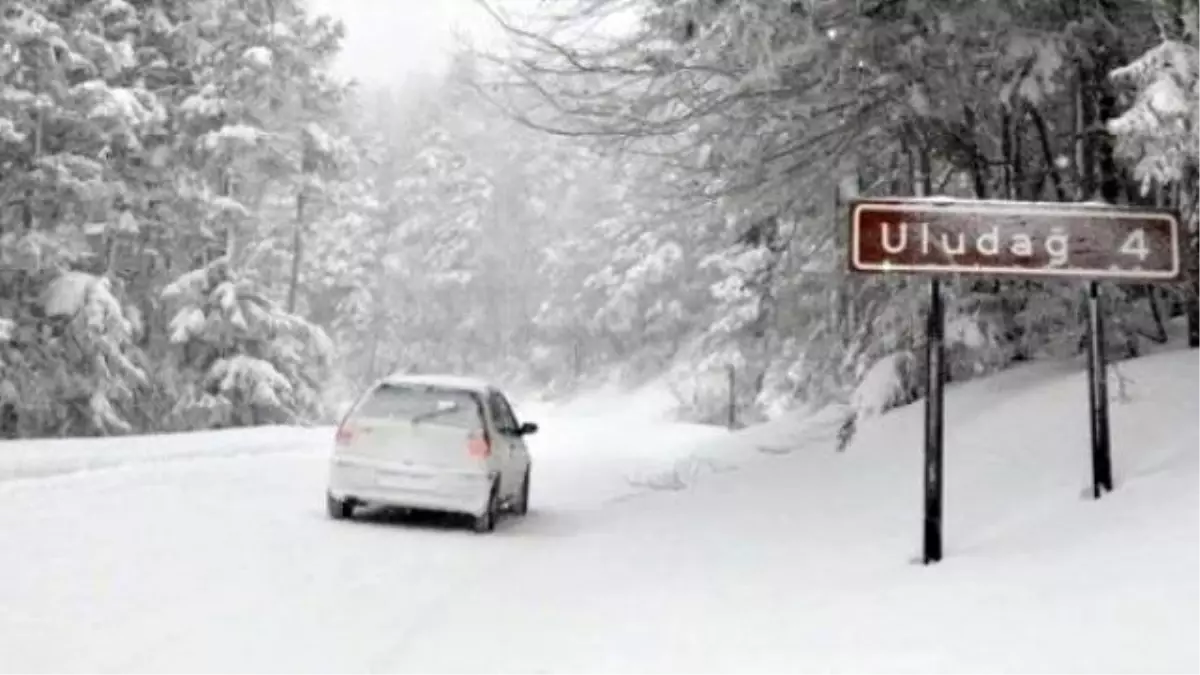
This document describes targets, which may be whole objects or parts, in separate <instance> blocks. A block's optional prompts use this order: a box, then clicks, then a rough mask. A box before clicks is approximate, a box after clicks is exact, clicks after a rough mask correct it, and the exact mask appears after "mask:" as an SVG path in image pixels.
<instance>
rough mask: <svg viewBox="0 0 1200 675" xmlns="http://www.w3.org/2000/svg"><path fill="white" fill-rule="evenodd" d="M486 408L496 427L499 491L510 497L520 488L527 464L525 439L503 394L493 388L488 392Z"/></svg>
mask: <svg viewBox="0 0 1200 675" xmlns="http://www.w3.org/2000/svg"><path fill="white" fill-rule="evenodd" d="M488 410H489V412H490V413H491V416H492V422H493V423H494V424H495V427H496V436H497V438H496V441H497V442H496V446H497V448H496V450H497V452H496V454H497V456H498V458H499V460H500V462H501V467H500V493H501V494H502V495H504V496H505V497H510V496H512V495H514V494H516V493H517V490H519V489H520V487H521V478H522V477H523V476H524V475H525V467H526V465H527V464H528V454H527V452H526V450H525V441H524V440H523V439H522V438H521V434H520V432H519V426H520V425H519V424H518V423H517V417H516V415H514V414H513V411H512V406H510V405H509V404H508V400H507V399H505V398H504V395H503V394H501V393H500V392H498V391H494V390H493V391H491V392H489V393H488Z"/></svg>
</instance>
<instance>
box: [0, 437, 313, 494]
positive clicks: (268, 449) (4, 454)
mask: <svg viewBox="0 0 1200 675" xmlns="http://www.w3.org/2000/svg"><path fill="white" fill-rule="evenodd" d="M332 438H333V430H332V429H330V428H326V427H313V428H303V427H253V428H249V429H228V430H221V431H198V432H187V433H177V434H162V435H157V436H115V437H109V438H96V439H74V438H67V439H46V440H29V441H0V484H3V483H4V482H6V481H13V480H22V479H31V478H45V477H50V476H57V475H63V474H72V473H80V472H86V471H96V470H101V469H113V468H119V467H124V466H131V465H141V464H151V463H155V462H169V461H179V460H188V459H202V458H213V457H236V456H241V455H251V454H268V453H277V452H290V451H298V450H303V449H306V448H312V447H314V445H315V446H316V447H325V445H326V444H323V443H322V441H323V440H328V442H329V443H332Z"/></svg>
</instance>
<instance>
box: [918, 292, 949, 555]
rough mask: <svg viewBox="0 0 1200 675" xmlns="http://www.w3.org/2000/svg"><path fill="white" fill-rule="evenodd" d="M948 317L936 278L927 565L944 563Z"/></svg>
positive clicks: (929, 338) (924, 542) (928, 409)
mask: <svg viewBox="0 0 1200 675" xmlns="http://www.w3.org/2000/svg"><path fill="white" fill-rule="evenodd" d="M945 314H946V313H945V310H944V308H943V307H942V284H941V279H938V278H937V277H934V278H932V279H930V280H929V316H928V320H927V324H926V327H925V527H924V533H923V535H922V539H921V551H922V559H923V561H924V563H925V564H926V565H929V564H931V563H935V562H937V561H939V560H941V559H942V495H943V494H944V489H943V488H942V477H943V476H944V475H945V470H944V468H943V463H942V448H943V446H942V441H943V439H944V434H943V430H944V428H945V426H944V424H943V420H944V418H945V409H944V407H943V403H944V401H945V398H944V389H943V385H944V384H945V382H946V363H945V356H946V348H945V318H946V316H945Z"/></svg>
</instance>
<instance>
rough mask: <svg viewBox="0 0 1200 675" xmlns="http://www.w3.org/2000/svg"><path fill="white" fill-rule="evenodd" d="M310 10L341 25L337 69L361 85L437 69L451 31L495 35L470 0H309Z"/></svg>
mask: <svg viewBox="0 0 1200 675" xmlns="http://www.w3.org/2000/svg"><path fill="white" fill-rule="evenodd" d="M308 2H309V6H310V7H312V9H313V11H314V12H317V13H321V14H329V15H332V16H335V17H337V18H339V19H341V20H342V22H343V23H345V25H346V40H345V42H344V43H343V53H342V55H341V58H340V59H339V63H338V65H337V69H338V71H339V72H340V73H341V74H344V75H347V76H349V77H353V78H355V79H357V80H359V81H361V82H363V83H364V84H372V85H394V84H399V83H401V82H403V81H404V80H405V79H407V78H408V77H411V76H413V75H420V74H425V73H432V72H436V71H437V70H439V69H440V68H441V67H443V66H444V65H445V63H446V56H447V53H448V51H449V50H450V48H451V47H452V46H453V45H454V34H455V32H456V31H463V32H468V33H470V34H471V35H472V36H473V37H474V38H475V39H479V37H481V36H488V35H494V34H496V33H497V32H498V31H497V29H495V28H494V27H493V24H492V23H491V19H490V17H488V16H487V14H486V13H485V12H484V11H483V10H482V9H481V8H480V7H478V6H477V5H476V4H475V2H474V1H473V0H308Z"/></svg>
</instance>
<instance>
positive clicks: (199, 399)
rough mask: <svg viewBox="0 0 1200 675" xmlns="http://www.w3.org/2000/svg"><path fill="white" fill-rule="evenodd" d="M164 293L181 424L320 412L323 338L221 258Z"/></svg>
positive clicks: (291, 419) (273, 419)
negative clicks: (169, 311) (169, 312)
mask: <svg viewBox="0 0 1200 675" xmlns="http://www.w3.org/2000/svg"><path fill="white" fill-rule="evenodd" d="M163 295H164V298H165V299H166V300H167V301H168V303H169V304H170V305H171V306H172V307H173V311H174V314H173V318H172V319H171V323H170V331H171V342H172V343H173V344H174V345H175V350H176V351H175V355H174V358H175V359H176V363H177V369H176V370H175V372H176V373H177V375H176V377H178V378H179V381H178V383H177V386H178V387H179V390H180V391H181V394H182V395H181V396H180V398H179V400H178V402H177V403H176V405H175V409H174V413H175V415H176V418H177V420H178V422H177V423H178V424H179V425H180V426H181V427H183V428H214V427H215V428H220V427H229V426H245V425H255V424H270V423H275V424H294V423H302V422H305V421H307V420H312V419H315V418H317V417H319V416H320V415H321V414H322V406H323V405H324V401H323V398H322V395H321V394H322V387H323V384H324V382H325V378H326V377H327V374H328V366H329V362H330V359H331V358H332V356H333V346H332V344H331V343H330V341H329V339H328V337H327V336H326V335H325V333H324V331H322V330H321V329H320V328H318V327H316V326H314V325H312V324H311V323H309V322H308V321H305V320H304V319H302V318H300V317H297V316H295V315H293V314H289V313H287V312H286V311H283V310H282V309H281V308H279V307H278V306H277V305H276V304H275V303H273V302H272V301H270V300H269V299H267V298H266V297H264V296H263V295H262V294H261V293H260V292H257V291H256V290H255V289H254V288H253V286H252V285H251V284H250V283H248V282H246V281H245V280H243V279H240V278H239V277H238V275H237V274H236V272H235V271H234V270H233V269H232V268H231V266H230V264H229V261H228V259H227V258H220V259H218V260H215V261H213V262H212V263H210V264H209V265H207V266H205V267H203V268H200V269H197V270H193V271H191V272H188V273H186V274H184V275H183V276H181V277H180V278H179V279H177V280H176V281H175V282H173V283H171V284H170V285H169V286H167V288H166V289H165V290H164V291H163Z"/></svg>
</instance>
